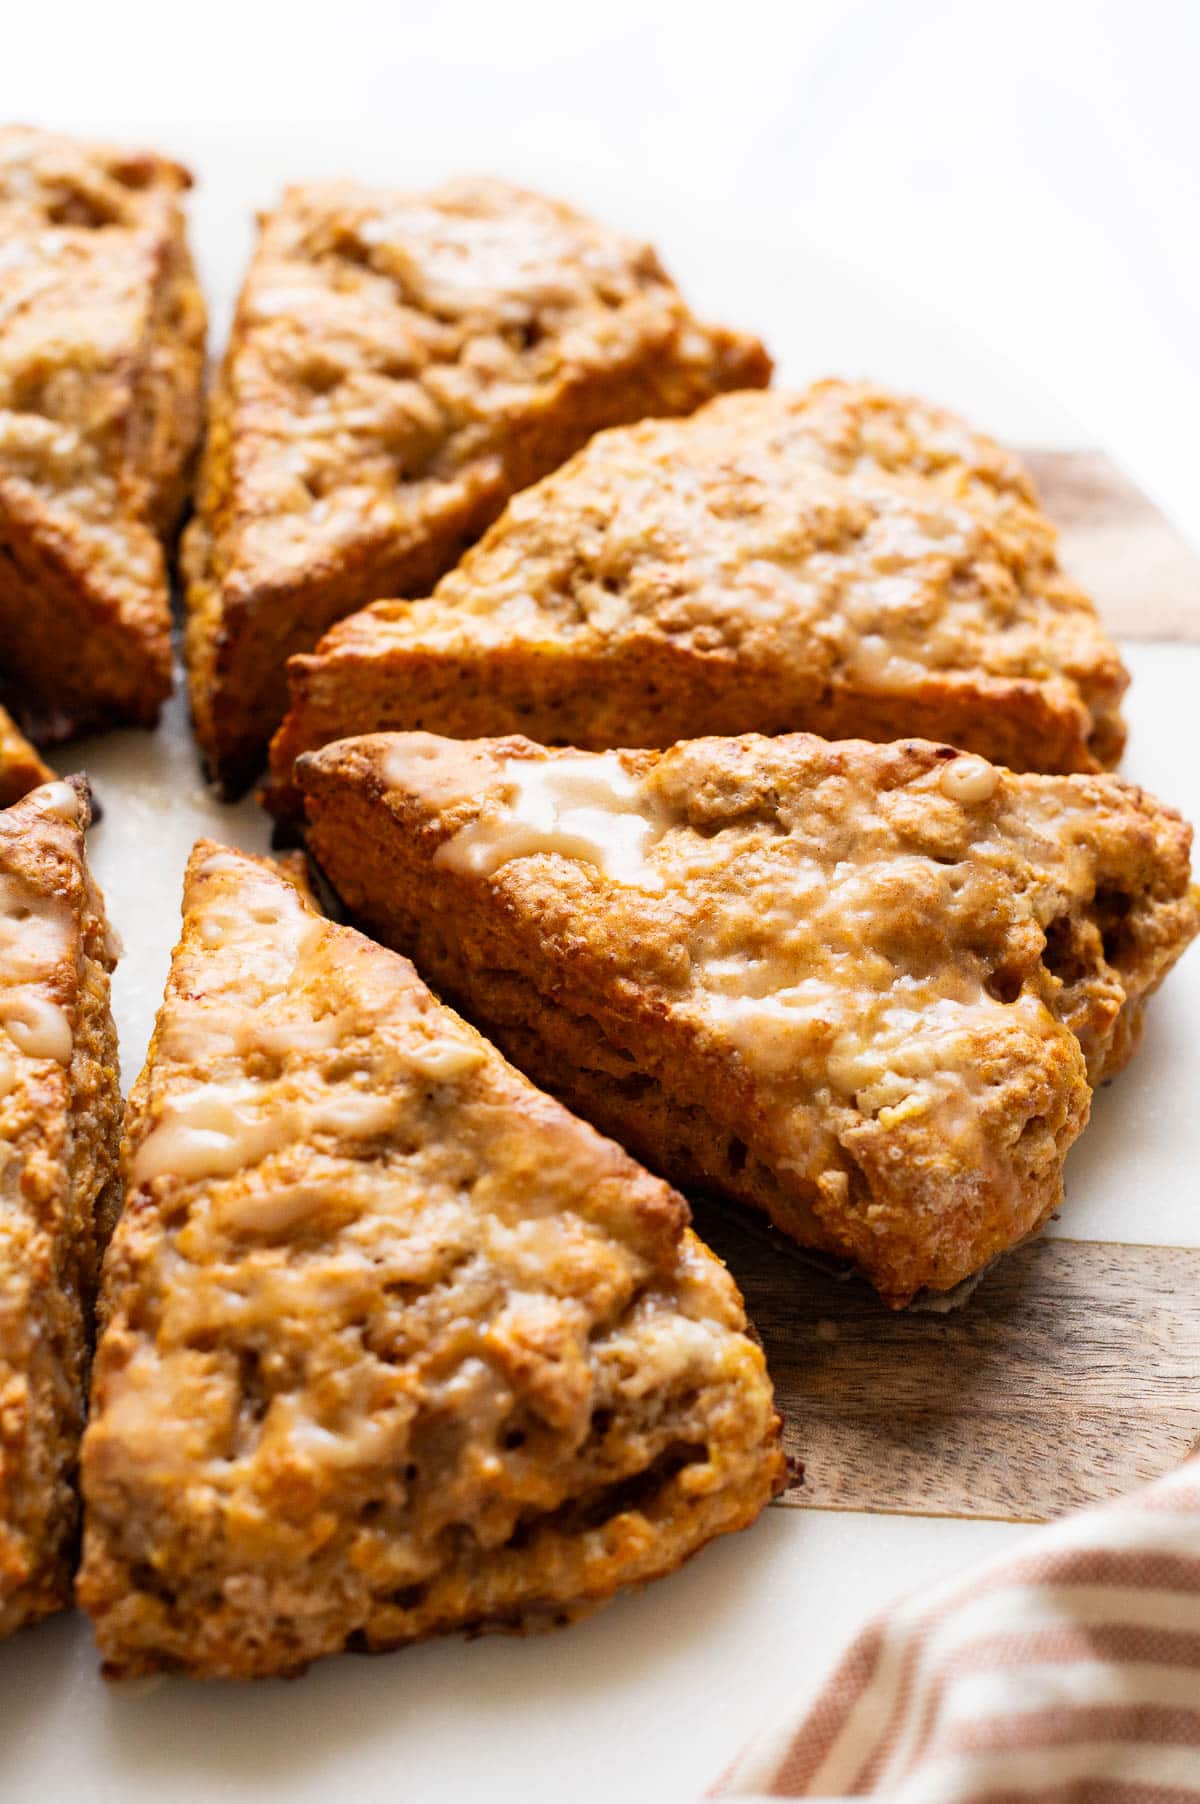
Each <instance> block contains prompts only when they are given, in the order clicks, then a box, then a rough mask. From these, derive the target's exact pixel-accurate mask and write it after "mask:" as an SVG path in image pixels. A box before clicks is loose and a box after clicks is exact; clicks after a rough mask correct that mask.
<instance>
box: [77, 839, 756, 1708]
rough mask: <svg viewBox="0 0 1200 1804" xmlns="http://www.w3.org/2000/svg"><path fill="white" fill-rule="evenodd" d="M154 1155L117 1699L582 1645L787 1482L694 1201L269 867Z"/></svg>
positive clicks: (205, 964) (130, 1230) (132, 1370)
mask: <svg viewBox="0 0 1200 1804" xmlns="http://www.w3.org/2000/svg"><path fill="white" fill-rule="evenodd" d="M124 1161H125V1176H126V1180H127V1186H128V1188H127V1194H126V1202H125V1208H124V1213H123V1215H122V1217H121V1221H120V1225H119V1226H118V1228H117V1232H116V1235H115V1237H114V1240H113V1245H112V1249H111V1252H110V1254H109V1257H108V1260H107V1262H106V1264H105V1274H104V1296H103V1301H102V1311H103V1320H104V1328H103V1333H102V1338H101V1342H100V1347H99V1350H98V1353H97V1357H96V1376H95V1384H94V1388H93V1393H92V1413H91V1421H90V1424H89V1427H88V1431H87V1436H86V1439H85V1442H84V1454H83V1490H84V1500H85V1535H84V1560H83V1567H82V1572H81V1577H80V1583H79V1597H80V1600H81V1602H82V1603H83V1605H84V1607H85V1608H86V1609H87V1610H89V1611H90V1612H91V1615H92V1617H93V1620H94V1622H95V1627H96V1634H97V1638H98V1640H99V1644H100V1648H101V1651H102V1653H103V1655H104V1659H105V1668H106V1671H107V1672H108V1673H110V1674H113V1675H126V1674H132V1673H139V1672H146V1671H150V1670H154V1669H156V1668H177V1669H183V1670H185V1671H187V1672H191V1673H194V1674H198V1675H225V1676H231V1677H255V1676H260V1675H263V1674H268V1673H278V1672H288V1671H294V1670H296V1669H298V1668H300V1667H302V1666H303V1665H304V1664H305V1662H306V1661H309V1660H311V1659H314V1658H315V1657H316V1656H317V1655H319V1654H326V1653H331V1652H334V1651H336V1650H338V1649H339V1648H343V1647H354V1648H360V1649H361V1648H366V1649H378V1648H385V1647H390V1646H393V1645H397V1644H399V1643H402V1642H406V1641H412V1640H416V1639H419V1638H422V1637H424V1636H428V1635H433V1634H437V1633H441V1632H443V1631H450V1630H456V1629H483V1628H506V1629H523V1628H533V1627H539V1626H545V1625H547V1624H550V1623H553V1622H557V1621H563V1620H566V1619H569V1618H572V1617H574V1616H576V1615H579V1614H581V1613H583V1612H584V1611H586V1610H588V1609H590V1608H591V1607H593V1606H594V1605H596V1604H599V1603H601V1602H603V1601H604V1600H605V1599H606V1598H608V1597H610V1596H611V1595H612V1593H613V1592H614V1591H616V1590H617V1589H618V1588H620V1587H621V1586H624V1585H630V1584H641V1583H643V1582H644V1581H646V1580H648V1579H652V1578H655V1577H657V1576H659V1575H660V1574H662V1573H666V1572H669V1571H671V1570H672V1569H673V1568H674V1567H676V1566H677V1565H678V1564H679V1563H680V1561H681V1560H683V1559H685V1558H687V1556H688V1555H690V1554H692V1553H694V1552H695V1551H696V1549H697V1548H699V1547H700V1546H701V1545H702V1544H703V1543H704V1542H706V1541H708V1540H709V1539H710V1538H711V1537H712V1536H714V1535H717V1534H722V1533H724V1532H726V1531H728V1530H732V1529H736V1528H742V1527H744V1526H745V1525H747V1524H748V1523H750V1522H751V1521H753V1519H754V1518H755V1516H757V1514H758V1512H759V1511H760V1509H761V1508H762V1506H763V1505H764V1504H765V1503H766V1502H767V1501H768V1499H769V1498H770V1497H771V1495H772V1494H773V1493H774V1492H775V1491H776V1490H777V1489H779V1488H780V1486H781V1484H782V1477H783V1461H782V1455H781V1453H780V1450H779V1428H778V1421H777V1418H776V1416H775V1411H774V1407H773V1403H772V1395H771V1386H770V1382H769V1380H768V1378H767V1374H766V1370H765V1367H764V1364H763V1359H762V1354H761V1351H760V1349H759V1348H758V1347H757V1346H756V1345H755V1343H754V1342H753V1341H752V1340H751V1339H750V1338H749V1337H748V1335H747V1333H746V1323H745V1318H744V1315H743V1312H742V1305H741V1299H740V1297H739V1296H738V1293H737V1290H736V1288H735V1287H734V1284H733V1281H732V1280H731V1278H730V1277H729V1275H728V1273H727V1272H726V1271H725V1269H724V1267H723V1266H722V1265H721V1264H720V1263H719V1262H718V1261H717V1260H716V1259H714V1258H713V1256H712V1255H711V1254H710V1253H709V1252H707V1250H706V1249H705V1248H704V1247H703V1246H701V1245H700V1243H699V1241H697V1240H696V1239H695V1237H694V1236H693V1235H692V1233H691V1232H690V1230H689V1229H688V1227H687V1225H686V1223H687V1207H686V1205H685V1204H684V1202H683V1200H682V1199H681V1198H680V1197H678V1196H677V1195H676V1194H675V1193H674V1192H673V1191H671V1190H669V1189H668V1188H667V1186H666V1185H665V1184H662V1183H660V1182H659V1181H658V1180H657V1179H655V1178H652V1177H650V1176H649V1175H648V1174H647V1173H646V1172H644V1171H642V1170H641V1169H640V1168H639V1167H638V1166H637V1165H635V1164H634V1163H633V1161H632V1160H631V1159H630V1158H628V1157H627V1156H626V1154H625V1153H623V1152H622V1151H621V1150H620V1149H619V1148H618V1147H616V1146H614V1145H612V1143H611V1142H610V1141H607V1140H604V1139H602V1138H601V1137H600V1136H599V1135H598V1134H596V1133H595V1132H594V1131H593V1130H592V1129H591V1128H589V1127H586V1126H584V1124H583V1123H581V1122H579V1121H576V1120H574V1119H573V1118H572V1117H571V1116H570V1115H568V1114H567V1113H566V1111H565V1110H564V1109H562V1108H561V1107H560V1106H559V1105H558V1104H557V1103H555V1102H552V1101H551V1100H550V1099H549V1098H548V1097H546V1096H543V1095H541V1094H540V1093H539V1092H538V1091H537V1090H535V1089H533V1088H532V1086H531V1085H530V1084H529V1083H527V1082H526V1080H525V1079H524V1078H523V1077H521V1076H520V1075H519V1074H518V1073H517V1072H515V1071H514V1070H513V1069H512V1068H511V1066H509V1065H507V1064H506V1063H505V1062H504V1060H503V1059H502V1058H501V1057H500V1055H499V1054H498V1053H497V1052H496V1051H495V1049H494V1048H493V1047H491V1046H489V1045H488V1044H487V1042H486V1041H485V1040H482V1039H481V1038H480V1037H479V1035H478V1034H476V1033H475V1032H474V1031H473V1029H471V1028H469V1027H468V1026H467V1025H466V1024H465V1023H464V1022H463V1021H461V1020H460V1019H459V1018H458V1017H457V1016H455V1015H453V1014H451V1012H450V1011H449V1009H446V1008H443V1007H442V1006H441V1004H440V1003H438V1002H437V1001H436V1000H435V998H434V997H433V996H432V995H431V994H430V992H429V991H428V990H427V989H426V988H425V986H424V984H423V983H421V981H420V979H419V978H418V977H417V975H416V973H415V972H414V971H413V969H412V967H411V965H409V964H408V963H407V961H406V960H404V959H401V958H398V957H397V956H396V955H395V954H394V953H392V952H389V951H386V950H385V949H384V948H383V947H380V946H377V945H375V944H374V943H373V942H372V941H370V940H367V939H364V938H363V937H362V936H361V935H360V934H358V933H356V932H354V931H353V929H351V928H347V927H338V926H335V925H333V924H332V923H330V922H327V921H325V920H323V919H322V918H321V917H320V916H318V915H317V914H316V913H315V912H314V911H313V910H312V909H311V908H310V907H309V906H308V905H307V903H306V902H305V901H304V900H303V899H302V897H301V896H300V894H299V893H298V892H297V890H296V889H294V888H293V887H292V885H291V884H290V883H289V882H288V881H287V879H286V878H285V877H284V876H282V875H281V874H280V873H279V872H278V871H277V870H275V869H273V868H272V867H271V866H270V864H269V863H267V862H265V861H259V860H256V859H251V858H247V857H244V856H242V855H240V854H237V853H233V852H227V851H224V850H222V849H220V848H219V847H215V846H212V845H209V844H201V845H200V846H199V847H198V848H197V850H196V853H195V855H194V857H193V861H192V864H191V866H190V869H189V873H188V877H187V882H186V890H185V897H184V928H183V938H182V941H181V942H180V945H179V947H178V949H177V950H176V953H175V960H174V964H173V966H172V971H171V976H170V979H169V982H168V985H167V993H166V1000H165V1002H164V1004H163V1007H162V1010H161V1012H160V1014H159V1018H158V1025H157V1028H156V1030H155V1035H154V1040H153V1043H152V1046H151V1049H150V1055H149V1059H148V1062H147V1065H146V1068H145V1070H144V1071H143V1073H142V1075H141V1078H140V1079H139V1081H138V1083H137V1085H136V1087H135V1089H134V1092H133V1095H132V1097H131V1099H130V1108H129V1115H128V1120H127V1129H126V1142H125V1147H124Z"/></svg>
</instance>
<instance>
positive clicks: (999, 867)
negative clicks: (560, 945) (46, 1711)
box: [316, 734, 1196, 1150]
mask: <svg viewBox="0 0 1200 1804" xmlns="http://www.w3.org/2000/svg"><path fill="white" fill-rule="evenodd" d="M359 746H361V747H362V748H363V754H364V756H366V757H368V758H370V759H371V760H372V761H373V762H374V763H375V765H376V767H377V768H378V770H379V772H380V774H381V777H382V781H383V782H384V783H385V785H387V786H388V787H389V788H391V789H392V790H394V791H395V792H396V794H397V796H398V797H399V798H400V799H401V805H403V799H404V798H412V799H413V800H415V801H416V802H417V804H418V806H419V807H420V808H421V810H422V811H423V812H424V813H426V814H428V815H431V816H432V818H433V819H434V820H435V821H436V831H437V835H438V845H437V849H436V851H435V853H434V858H435V862H436V863H437V864H438V865H440V866H442V867H446V868H449V869H452V870H457V871H459V872H461V873H463V874H466V875H477V876H484V877H489V876H494V875H496V874H497V873H500V874H501V875H502V878H503V881H504V884H505V887H506V889H507V890H508V891H509V892H510V893H511V894H513V895H515V896H519V897H520V898H521V904H522V906H526V907H528V908H531V909H532V910H533V911H534V912H535V913H536V915H537V918H538V919H539V920H540V921H542V922H543V924H544V930H545V931H546V932H548V933H553V932H554V931H555V929H556V927H562V926H564V925H565V924H566V923H567V922H568V921H570V923H571V927H570V933H571V935H572V936H573V938H574V939H575V940H576V941H578V943H579V944H581V945H582V944H583V943H584V942H586V943H588V944H589V945H590V946H591V948H592V950H593V951H597V950H599V948H600V947H601V945H602V946H603V959H604V963H605V966H606V968H607V970H608V972H609V974H610V976H611V978H612V980H613V981H616V982H618V983H619V982H621V981H622V980H628V981H629V982H630V983H633V984H637V985H639V986H641V987H643V988H644V989H646V990H648V991H649V992H655V993H658V994H660V995H662V996H663V997H665V998H669V1000H670V1006H671V1009H672V1011H673V1012H674V1013H675V1014H676V1015H677V1016H678V1017H679V1018H685V1019H689V1020H691V1021H692V1022H693V1023H694V1024H695V1026H696V1027H697V1030H698V1031H699V1032H700V1033H701V1034H702V1035H703V1034H709V1033H716V1034H717V1035H719V1036H720V1038H721V1039H722V1041H723V1042H725V1043H726V1044H732V1045H733V1046H734V1047H735V1048H736V1049H737V1051H738V1054H739V1056H740V1058H741V1059H742V1060H743V1061H744V1062H745V1064H746V1065H747V1066H748V1067H750V1068H752V1069H753V1070H754V1073H755V1076H756V1079H757V1081H758V1082H759V1083H760V1084H761V1085H763V1086H765V1087H766V1088H767V1089H768V1090H771V1091H773V1092H775V1093H776V1096H777V1100H778V1103H779V1105H780V1108H781V1110H782V1113H781V1116H780V1122H779V1126H780V1129H781V1132H786V1130H787V1125H788V1124H787V1119H786V1117H787V1113H788V1107H789V1104H788V1098H789V1096H790V1097H794V1096H795V1095H796V1094H797V1092H798V1091H806V1092H807V1093H809V1094H819V1093H822V1092H825V1093H828V1095H829V1097H830V1099H831V1101H832V1102H833V1103H834V1104H835V1105H836V1106H839V1107H844V1108H845V1109H846V1110H848V1111H852V1112H854V1113H856V1114H859V1115H863V1116H869V1117H872V1118H874V1119H876V1120H879V1121H881V1122H882V1123H883V1125H884V1126H891V1125H894V1124H898V1123H900V1122H903V1121H915V1120H917V1119H918V1118H922V1119H923V1120H924V1121H925V1122H926V1124H927V1125H931V1126H936V1128H937V1130H938V1131H939V1133H941V1134H943V1135H944V1136H945V1139H946V1142H947V1144H948V1145H954V1143H955V1141H956V1140H958V1141H961V1140H962V1138H963V1136H964V1135H970V1134H972V1133H973V1132H975V1131H976V1127H977V1120H978V1118H977V1116H976V1113H975V1110H974V1105H975V1104H976V1103H978V1104H981V1105H986V1101H987V1098H986V1096H985V1095H983V1094H982V1092H981V1083H980V1077H979V1072H980V1070H981V1068H983V1067H984V1066H985V1065H986V1064H987V1063H988V1062H989V1061H993V1062H994V1060H995V1058H996V1056H997V1053H998V1049H1000V1048H1002V1047H1007V1048H1009V1049H1011V1051H1012V1052H1013V1054H1014V1057H1015V1056H1016V1054H1017V1053H1019V1052H1021V1051H1022V1049H1024V1051H1023V1056H1026V1057H1033V1056H1034V1055H1033V1052H1032V1045H1033V1042H1034V1041H1036V1040H1039V1039H1057V1040H1061V1041H1063V1042H1064V1043H1065V1044H1067V1046H1068V1057H1069V1059H1070V1060H1071V1062H1076V1060H1077V1054H1075V1053H1073V1052H1071V1051H1070V1044H1069V1043H1070V1042H1071V1040H1072V1037H1074V1039H1076V1040H1078V1041H1079V1042H1080V1043H1082V1045H1083V1048H1084V1050H1085V1052H1086V1053H1087V1056H1088V1060H1089V1063H1090V1064H1091V1067H1092V1079H1093V1081H1099V1079H1100V1078H1101V1077H1102V1076H1104V1075H1105V1074H1106V1072H1107V1070H1108V1068H1109V1067H1108V1059H1109V1055H1110V1053H1111V1051H1112V1048H1111V1045H1110V1038H1109V1036H1110V1035H1111V1030H1112V1027H1113V1023H1114V1019H1115V1016H1116V1013H1117V1011H1118V1010H1119V1008H1120V1006H1121V1003H1122V1002H1123V1001H1124V1000H1125V995H1126V992H1125V989H1124V987H1123V984H1122V981H1121V978H1120V977H1119V975H1118V972H1117V970H1116V969H1115V968H1114V966H1115V965H1116V964H1117V963H1119V962H1121V961H1120V959H1119V958H1118V955H1117V953H1116V952H1115V951H1113V947H1114V946H1116V945H1117V944H1118V940H1119V943H1120V944H1121V946H1122V947H1123V948H1124V949H1125V950H1126V951H1132V948H1134V947H1135V946H1136V945H1138V943H1139V941H1140V940H1141V939H1144V940H1145V942H1146V951H1147V954H1148V955H1151V954H1153V953H1154V952H1155V951H1156V949H1157V950H1158V951H1159V952H1162V951H1163V949H1164V945H1165V942H1166V940H1167V939H1173V942H1174V943H1173V949H1172V952H1171V955H1170V956H1172V957H1173V956H1177V954H1178V951H1179V950H1181V948H1182V945H1183V944H1186V941H1187V939H1188V938H1190V937H1191V934H1192V933H1194V932H1195V928H1196V912H1195V907H1194V903H1193V901H1192V900H1191V898H1190V897H1189V895H1188V849H1189V846H1190V832H1189V830H1188V828H1187V827H1186V826H1185V825H1184V823H1183V822H1182V821H1180V820H1179V819H1178V817H1177V816H1176V815H1174V814H1173V813H1172V812H1171V811H1170V810H1168V809H1165V808H1162V807H1161V806H1159V805H1158V804H1155V803H1153V802H1151V801H1150V800H1149V799H1148V798H1145V797H1144V796H1143V795H1142V794H1141V792H1139V791H1136V790H1133V789H1130V788H1128V787H1127V786H1125V785H1123V784H1121V783H1119V782H1117V781H1116V780H1115V779H1113V778H1101V777H1096V778H1091V777H1073V778H1055V777H1016V776H1013V775H1012V774H1011V773H1009V772H1007V771H1002V770H999V769H997V768H996V767H995V766H992V765H990V764H988V763H987V762H986V761H985V760H983V759H982V758H977V757H974V756H970V755H967V754H956V753H954V752H953V751H951V750H950V749H949V748H947V747H938V746H932V745H928V744H926V743H923V742H920V741H910V742H907V743H904V744H901V745H897V746H873V745H866V744H863V743H861V742H843V743H842V744H837V745H829V744H827V743H825V742H824V741H821V740H817V739H814V738H810V737H808V736H807V735H802V734H796V735H792V736H789V737H785V738H782V739H777V740H768V739H763V738H760V737H758V736H755V735H749V736H747V737H746V738H744V739H735V740H696V741H692V742H689V743H685V744H681V745H678V746H676V747H674V748H673V749H672V750H671V751H669V752H667V753H664V754H662V755H659V754H655V753H651V752H620V753H607V754H601V755H596V754H582V753H570V752H560V753H553V754H546V753H544V752H542V751H541V750H540V749H539V748H535V747H534V746H533V745H531V744H530V743H529V742H528V741H522V740H511V741H491V742H488V741H480V742H477V743H475V744H469V745H460V744H458V743H457V742H455V741H450V740H445V739H438V738H435V737H434V736H432V735H428V734H402V735H401V734H397V735H393V736H382V735H381V736H379V737H378V738H372V739H364V740H361V741H353V740H351V741H346V742H344V748H345V750H346V751H347V752H349V753H350V754H351V755H353V753H354V750H355V748H356V747H359ZM498 748H499V749H498ZM505 748H507V751H506V755H501V752H504V751H505ZM342 750H343V748H342V747H337V746H335V747H333V748H327V750H326V751H325V752H324V753H320V754H316V757H317V758H318V759H324V760H326V761H329V760H336V759H337V758H338V757H339V755H340V754H341V752H342ZM601 893H602V894H603V897H604V906H603V909H602V910H597V909H595V908H594V907H592V908H590V909H589V908H588V906H587V902H586V899H587V897H588V896H589V895H592V896H598V895H599V894H601ZM1106 910H1107V911H1108V914H1107V915H1106V913H1105V911H1106ZM1164 910H1165V911H1166V914H1167V915H1170V914H1172V911H1174V923H1175V928H1176V932H1175V934H1174V935H1173V936H1172V935H1169V934H1167V933H1166V932H1165V925H1166V921H1165V915H1164V912H1163V911H1164ZM1088 911H1092V912H1093V913H1094V914H1095V916H1096V919H1095V921H1094V922H1093V924H1092V927H1091V938H1090V940H1088V942H1087V945H1086V947H1085V946H1083V945H1080V946H1076V947H1073V950H1072V956H1071V958H1070V959H1069V960H1067V961H1065V963H1066V966H1068V967H1069V968H1064V970H1063V973H1062V974H1061V975H1060V974H1058V972H1056V970H1055V969H1054V968H1053V964H1054V958H1053V951H1049V952H1048V951H1047V950H1046V948H1047V943H1048V942H1050V943H1051V945H1053V942H1054V937H1055V933H1056V924H1061V923H1063V922H1065V921H1066V920H1067V919H1068V918H1069V917H1075V916H1079V915H1086V913H1087V912H1088ZM1109 916H1111V920H1110V919H1109ZM1118 925H1119V933H1118ZM1110 928H1111V930H1112V933H1113V935H1114V936H1115V937H1114V938H1113V940H1112V943H1111V945H1110V944H1109V942H1106V941H1103V938H1102V936H1103V932H1104V931H1105V930H1107V929H1110ZM1085 954H1090V957H1089V956H1085ZM1110 956H1111V960H1112V962H1111V963H1110V962H1109V961H1110ZM1168 962H1169V961H1168ZM1152 963H1153V959H1152ZM1160 970H1161V967H1157V968H1156V969H1155V970H1154V972H1153V977H1154V979H1155V980H1156V979H1157V976H1158V975H1159V974H1160ZM1064 1024H1065V1026H1067V1027H1069V1028H1070V1029H1071V1030H1072V1031H1071V1034H1066V1033H1064ZM968 1104H970V1105H972V1106H971V1107H968V1106H966V1105H968ZM960 1150H961V1148H960Z"/></svg>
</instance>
